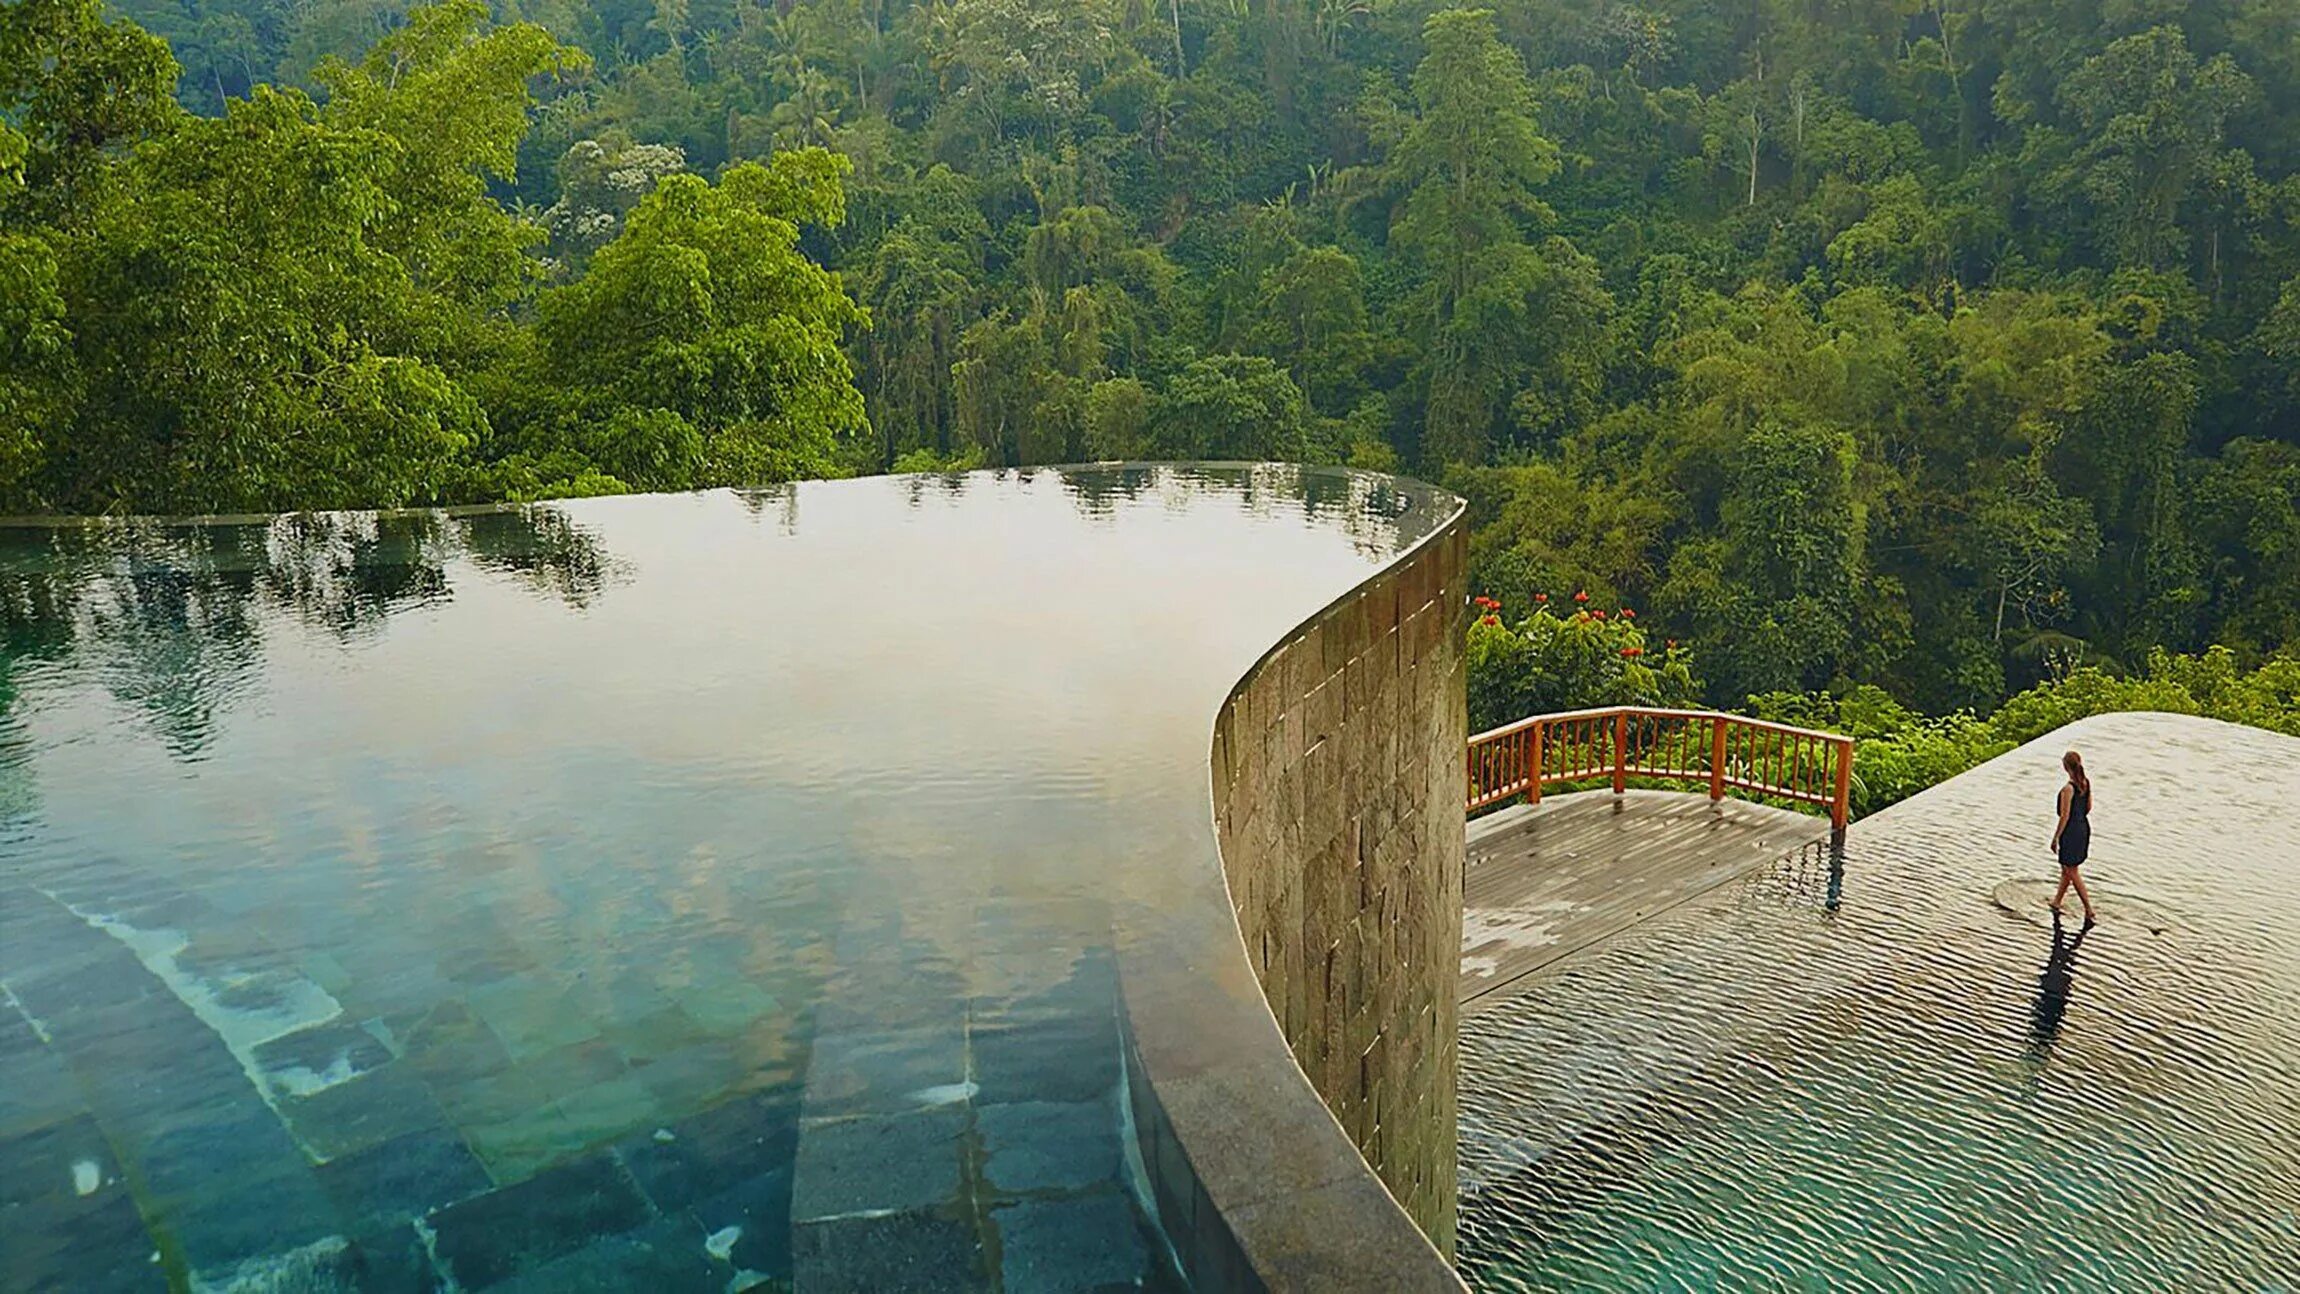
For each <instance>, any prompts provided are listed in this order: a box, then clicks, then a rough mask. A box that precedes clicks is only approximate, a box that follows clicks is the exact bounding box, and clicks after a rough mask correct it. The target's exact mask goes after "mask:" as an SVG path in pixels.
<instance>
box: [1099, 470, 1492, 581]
mask: <svg viewBox="0 0 2300 1294" xmlns="http://www.w3.org/2000/svg"><path fill="white" fill-rule="evenodd" d="M1059 471H1060V473H1061V477H1062V482H1063V485H1064V488H1066V489H1067V490H1069V491H1070V493H1071V496H1072V497H1073V498H1074V499H1076V500H1077V503H1078V507H1079V510H1080V511H1082V512H1084V513H1085V514H1086V515H1087V516H1090V517H1097V518H1103V517H1114V516H1116V515H1117V510H1118V505H1119V504H1121V503H1129V504H1131V503H1138V502H1142V501H1145V500H1164V501H1165V503H1166V505H1167V506H1168V507H1169V508H1173V509H1177V510H1178V509H1181V508H1186V507H1188V506H1190V505H1191V504H1192V503H1194V502H1196V501H1198V500H1201V499H1205V498H1209V497H1213V496H1221V497H1226V498H1234V499H1237V500H1239V501H1241V502H1242V503H1243V504H1244V505H1245V506H1246V509H1247V510H1248V511H1249V512H1251V513H1253V514H1254V515H1256V516H1274V515H1276V514H1277V513H1278V512H1279V510H1281V509H1286V508H1297V509H1299V510H1300V512H1301V514H1302V516H1303V517H1304V519H1306V520H1309V521H1313V522H1317V523H1319V524H1321V525H1326V526H1331V527H1333V528H1334V529H1337V530H1339V531H1341V533H1343V534H1344V535H1347V536H1348V537H1349V538H1350V540H1351V542H1352V543H1353V544H1354V545H1356V547H1357V549H1358V551H1359V552H1361V553H1363V554H1365V555H1366V556H1367V557H1369V558H1377V559H1378V558H1385V557H1392V556H1395V555H1397V554H1398V553H1400V552H1402V551H1404V550H1405V549H1407V548H1409V547H1411V546H1413V545H1414V544H1416V543H1418V542H1420V541H1421V540H1423V539H1425V538H1427V537H1428V536H1429V535H1430V533H1431V532H1433V531H1435V530H1436V529H1437V527H1438V526H1439V525H1440V524H1441V523H1443V522H1444V520H1445V519H1446V517H1447V516H1448V515H1450V512H1451V507H1452V504H1451V501H1450V500H1449V499H1447V498H1446V497H1445V496H1443V495H1442V494H1440V493H1439V492H1437V491H1425V490H1422V489H1418V488H1401V487H1400V485H1399V483H1398V481H1397V479H1396V478H1394V477H1388V476H1382V475H1379V474H1376V473H1372V472H1361V471H1353V470H1351V469H1348V468H1340V467H1298V466H1294V465H1291V464H1285V463H1253V464H1187V463H1185V464H1139V463H1136V464H1125V465H1115V466H1108V467H1104V466H1089V467H1069V468H1062V469H1059Z"/></svg>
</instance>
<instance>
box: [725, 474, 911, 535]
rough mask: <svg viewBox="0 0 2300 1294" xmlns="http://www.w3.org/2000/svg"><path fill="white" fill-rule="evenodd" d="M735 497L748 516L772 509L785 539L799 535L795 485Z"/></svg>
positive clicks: (739, 493)
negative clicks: (748, 512) (747, 510)
mask: <svg viewBox="0 0 2300 1294" xmlns="http://www.w3.org/2000/svg"><path fill="white" fill-rule="evenodd" d="M735 497H736V498H737V499H740V500H741V501H742V504H743V506H744V507H745V508H747V509H749V510H750V514H751V515H752V516H754V517H759V516H764V515H766V513H767V511H768V510H769V509H773V511H774V514H775V528H776V529H777V530H778V531H780V532H782V534H783V535H785V536H786V537H787V536H790V535H795V534H797V533H799V489H798V486H797V485H795V484H792V483H791V482H788V481H786V482H784V483H783V484H781V485H767V486H761V487H758V488H756V489H743V490H737V491H735ZM911 502H912V503H916V502H918V499H917V498H916V497H915V496H913V498H912V499H911Z"/></svg>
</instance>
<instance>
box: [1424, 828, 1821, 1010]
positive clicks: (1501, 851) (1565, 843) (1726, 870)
mask: <svg viewBox="0 0 2300 1294" xmlns="http://www.w3.org/2000/svg"><path fill="white" fill-rule="evenodd" d="M1828 836H1829V823H1828V820H1827V819H1825V818H1817V817H1811V816H1808V815H1806V814H1802V813H1793V812H1791V811H1789V810H1787V809H1776V808H1771V807H1769V806H1766V805H1761V804H1749V803H1746V802H1743V801H1740V800H1732V799H1727V800H1724V801H1721V802H1718V803H1711V802H1710V799H1709V797H1708V796H1706V795H1698V794H1696V795H1688V794H1683V793H1679V792H1674V791H1630V792H1629V793H1627V794H1626V795H1621V796H1615V795H1614V794H1612V793H1611V792H1609V791H1586V792H1580V793H1577V794H1572V795H1552V796H1549V797H1547V798H1545V799H1544V800H1543V801H1542V802H1541V803H1540V804H1538V805H1519V806H1516V807H1514V808H1508V809H1503V810H1501V811H1500V812H1498V813H1492V814H1488V815H1487V816H1485V817H1483V818H1479V819H1477V820H1476V821H1474V822H1472V823H1470V824H1469V860H1468V863H1467V865H1466V870H1465V872H1464V875H1463V883H1462V907H1463V912H1462V939H1461V944H1462V948H1461V952H1462V956H1461V1001H1462V1010H1463V1011H1464V1012H1474V1011H1478V1010H1481V1009H1483V1008H1484V1007H1486V1006H1490V1005H1492V1004H1493V1003H1495V1002H1498V1001H1502V1000H1504V999H1506V998H1507V997H1508V996H1509V995H1510V994H1511V993H1512V992H1513V991H1515V990H1516V989H1517V988H1519V987H1522V986H1523V985H1525V984H1527V983H1530V982H1532V979H1533V978H1534V977H1537V976H1538V973H1539V972H1540V971H1541V970H1542V969H1543V968H1544V967H1547V966H1549V965H1551V964H1553V963H1555V962H1556V961H1558V960H1559V959H1560V958H1562V957H1565V956H1566V955H1567V954H1569V953H1572V952H1574V951H1575V950H1577V949H1581V948H1586V947H1588V946H1589V945H1591V944H1594V943H1597V942H1599V941H1601V940H1603V939H1606V938H1608V937H1609V936H1612V935H1614V934H1617V933H1619V932H1621V931H1622V930H1625V929H1627V928H1629V927H1630V926H1633V925H1636V924H1637V923H1638V922H1640V921H1643V920H1645V919H1646V918H1648V917H1650V916H1652V915H1654V914H1655V913H1657V912H1664V911H1667V910H1668V909H1670V908H1673V907H1676V906H1677V905H1678V904H1680V903H1683V902H1685V901H1686V900H1688V899H1691V898H1694V897H1695V896H1697V895H1700V894H1703V893H1705V892H1707V891H1709V890H1711V889H1714V888H1715V887H1717V886H1719V885H1722V884H1724V883H1725V882H1727V881H1730V880H1732V879H1733V878H1735V877H1737V876H1741V875H1745V874H1746V873H1747V872H1749V871H1750V870H1751V869H1752V868H1755V867H1759V866H1762V865H1763V864H1765V863H1768V862H1771V861H1772V860H1774V859H1776V858H1779V857H1781V856H1782V855H1784V854H1787V853H1791V852H1793V851H1795V850H1797V849H1800V848H1802V847H1804V846H1806V845H1808V844H1811V843H1813V842H1814V841H1816V840H1826V839H1828Z"/></svg>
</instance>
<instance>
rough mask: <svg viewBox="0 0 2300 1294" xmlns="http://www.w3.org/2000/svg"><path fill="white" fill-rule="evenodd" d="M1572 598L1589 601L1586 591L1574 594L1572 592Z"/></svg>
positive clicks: (1578, 600)
mask: <svg viewBox="0 0 2300 1294" xmlns="http://www.w3.org/2000/svg"><path fill="white" fill-rule="evenodd" d="M1573 600H1574V601H1576V602H1587V601H1589V594H1587V593H1576V594H1574V595H1573Z"/></svg>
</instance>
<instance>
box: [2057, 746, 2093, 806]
mask: <svg viewBox="0 0 2300 1294" xmlns="http://www.w3.org/2000/svg"><path fill="white" fill-rule="evenodd" d="M2060 766H2061V767H2062V768H2065V769H2067V770H2068V780H2069V781H2071V782H2074V783H2076V793H2077V794H2079V795H2081V796H2084V797H2085V798H2086V799H2090V798H2092V779H2091V778H2089V777H2086V776H2085V775H2084V756H2082V755H2079V754H2077V753H2076V752H2075V751H2073V750H2072V751H2070V752H2068V753H2067V754H2065V755H2063V756H2061V757H2060Z"/></svg>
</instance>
